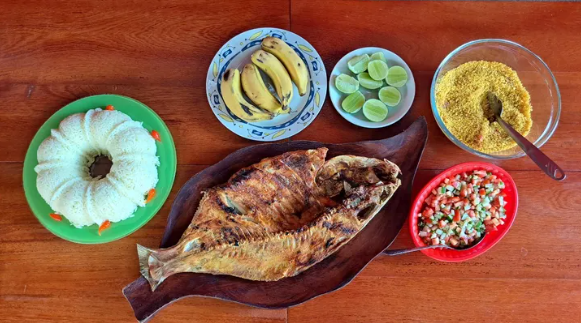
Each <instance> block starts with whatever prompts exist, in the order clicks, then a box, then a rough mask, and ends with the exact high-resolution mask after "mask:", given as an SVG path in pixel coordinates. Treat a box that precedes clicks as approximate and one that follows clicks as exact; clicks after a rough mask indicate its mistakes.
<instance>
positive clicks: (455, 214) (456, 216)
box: [453, 210, 462, 222]
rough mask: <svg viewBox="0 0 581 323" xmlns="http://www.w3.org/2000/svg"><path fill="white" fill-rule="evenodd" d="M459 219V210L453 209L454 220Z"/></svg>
mask: <svg viewBox="0 0 581 323" xmlns="http://www.w3.org/2000/svg"><path fill="white" fill-rule="evenodd" d="M460 219H462V217H461V214H460V210H454V219H453V220H454V222H458V221H460Z"/></svg>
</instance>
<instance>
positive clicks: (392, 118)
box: [329, 47, 416, 128]
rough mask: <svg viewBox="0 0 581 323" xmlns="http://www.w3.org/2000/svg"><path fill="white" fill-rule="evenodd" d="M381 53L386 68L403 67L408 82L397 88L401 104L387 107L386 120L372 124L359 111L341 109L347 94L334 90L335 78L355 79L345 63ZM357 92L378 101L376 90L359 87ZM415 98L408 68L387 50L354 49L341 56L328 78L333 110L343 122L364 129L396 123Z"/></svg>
mask: <svg viewBox="0 0 581 323" xmlns="http://www.w3.org/2000/svg"><path fill="white" fill-rule="evenodd" d="M377 52H383V55H384V56H385V59H386V60H387V66H389V67H392V66H401V67H403V68H404V69H405V70H406V72H407V73H408V81H407V83H406V85H404V86H403V87H400V88H398V90H400V92H401V102H400V103H399V104H398V105H396V106H395V107H388V109H389V113H388V114H387V118H385V120H383V121H380V122H373V121H369V120H368V119H367V118H365V116H364V115H363V112H362V110H363V109H361V110H359V111H358V112H357V113H353V114H351V113H347V112H345V111H344V110H343V108H341V102H342V101H343V99H344V98H345V97H346V96H347V94H344V93H341V92H340V91H339V90H337V88H335V78H336V77H337V76H339V75H340V74H347V75H350V76H353V77H355V78H356V76H355V75H354V74H353V73H352V72H351V71H350V70H349V67H348V66H347V62H348V61H349V60H350V59H351V58H353V57H355V56H358V55H363V54H368V55H369V56H371V55H372V54H374V53H377ZM359 91H360V92H361V93H363V95H365V99H366V100H367V99H378V97H377V93H378V92H379V89H377V90H367V89H365V88H363V87H359ZM415 96H416V83H415V81H414V75H413V74H412V71H411V70H410V68H409V66H408V65H407V64H406V62H404V60H403V59H401V57H399V56H397V55H396V54H394V53H393V52H390V51H388V50H387V49H383V48H379V47H364V48H359V49H356V50H354V51H352V52H350V53H349V54H347V55H345V56H343V58H341V59H340V60H339V62H337V65H335V67H334V68H333V70H332V71H331V75H330V76H329V97H330V98H331V102H333V106H334V107H335V110H337V112H339V114H340V115H341V116H343V118H345V120H347V121H349V122H351V123H352V124H354V125H357V126H360V127H364V128H383V127H387V126H389V125H392V124H394V123H396V122H398V121H399V120H400V119H401V118H403V116H404V115H405V114H406V113H407V112H408V111H409V110H410V108H411V106H412V103H413V102H414V97H415Z"/></svg>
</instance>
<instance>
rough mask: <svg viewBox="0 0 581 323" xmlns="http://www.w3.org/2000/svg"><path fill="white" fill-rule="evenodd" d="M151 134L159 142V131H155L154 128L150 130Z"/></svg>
mask: <svg viewBox="0 0 581 323" xmlns="http://www.w3.org/2000/svg"><path fill="white" fill-rule="evenodd" d="M151 136H152V137H153V139H155V140H157V141H159V142H161V137H160V136H159V132H157V131H156V130H152V131H151Z"/></svg>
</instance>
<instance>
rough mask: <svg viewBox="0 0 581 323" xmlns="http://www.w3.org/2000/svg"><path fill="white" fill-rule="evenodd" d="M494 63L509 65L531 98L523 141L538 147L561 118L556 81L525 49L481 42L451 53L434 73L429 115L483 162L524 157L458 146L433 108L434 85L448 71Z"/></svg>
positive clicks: (502, 42) (514, 152) (501, 42)
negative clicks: (471, 64) (530, 121)
mask: <svg viewBox="0 0 581 323" xmlns="http://www.w3.org/2000/svg"><path fill="white" fill-rule="evenodd" d="M479 60H480V61H481V60H484V61H494V62H500V63H503V64H506V65H508V66H509V67H511V68H512V69H513V70H515V71H516V72H517V74H518V77H519V78H520V80H521V81H522V84H523V85H524V87H525V88H526V89H527V91H528V92H529V94H530V96H531V105H532V107H533V110H532V113H531V115H532V119H533V125H532V128H531V131H530V132H529V134H528V135H527V136H526V138H527V139H528V140H529V141H530V142H532V143H534V145H535V146H537V147H541V146H542V145H544V144H545V143H546V142H547V140H549V138H551V136H552V135H553V133H554V132H555V129H557V124H558V123H559V116H560V115H561V94H560V93H559V87H558V86H557V81H556V80H555V77H554V76H553V73H551V70H550V69H549V67H548V66H547V64H545V62H543V60H542V59H541V58H540V57H538V56H537V55H535V53H533V52H531V51H530V50H528V49H526V48H525V47H523V46H521V45H519V44H517V43H515V42H511V41H508V40H503V39H480V40H474V41H471V42H468V43H466V44H464V45H462V46H460V47H458V48H456V49H455V50H454V51H452V52H451V53H450V54H448V56H446V58H444V60H443V61H442V63H440V66H439V67H438V69H437V70H436V73H435V74H434V79H433V80H432V87H431V90H430V101H431V104H432V112H433V113H434V117H435V118H436V122H437V123H438V126H439V127H440V129H441V130H442V132H443V133H444V134H445V135H446V137H448V139H450V140H451V141H452V142H453V143H454V144H456V145H457V146H458V147H460V148H462V149H464V150H466V151H468V152H470V153H472V154H474V155H477V156H480V157H483V158H488V159H512V158H518V157H522V156H524V155H525V153H524V152H523V151H522V150H521V149H520V148H519V147H518V146H516V145H515V147H513V148H510V149H506V150H503V151H499V152H495V153H483V152H481V151H477V150H475V149H472V148H470V147H468V146H467V145H465V144H464V143H462V142H460V140H458V138H456V137H455V136H454V135H453V134H452V133H451V132H450V131H449V130H448V128H447V127H446V125H445V124H444V122H443V121H442V118H441V117H440V113H439V112H438V108H437V106H436V84H437V83H438V81H439V80H440V78H441V77H443V76H444V75H445V74H446V73H447V72H448V71H450V70H451V69H454V68H456V67H457V66H459V65H461V64H463V63H466V62H469V61H479Z"/></svg>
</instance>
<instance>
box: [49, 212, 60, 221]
mask: <svg viewBox="0 0 581 323" xmlns="http://www.w3.org/2000/svg"><path fill="white" fill-rule="evenodd" d="M49 216H50V217H51V218H52V219H53V220H55V221H57V222H61V221H62V220H63V217H62V216H60V214H56V213H51V214H49Z"/></svg>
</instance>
